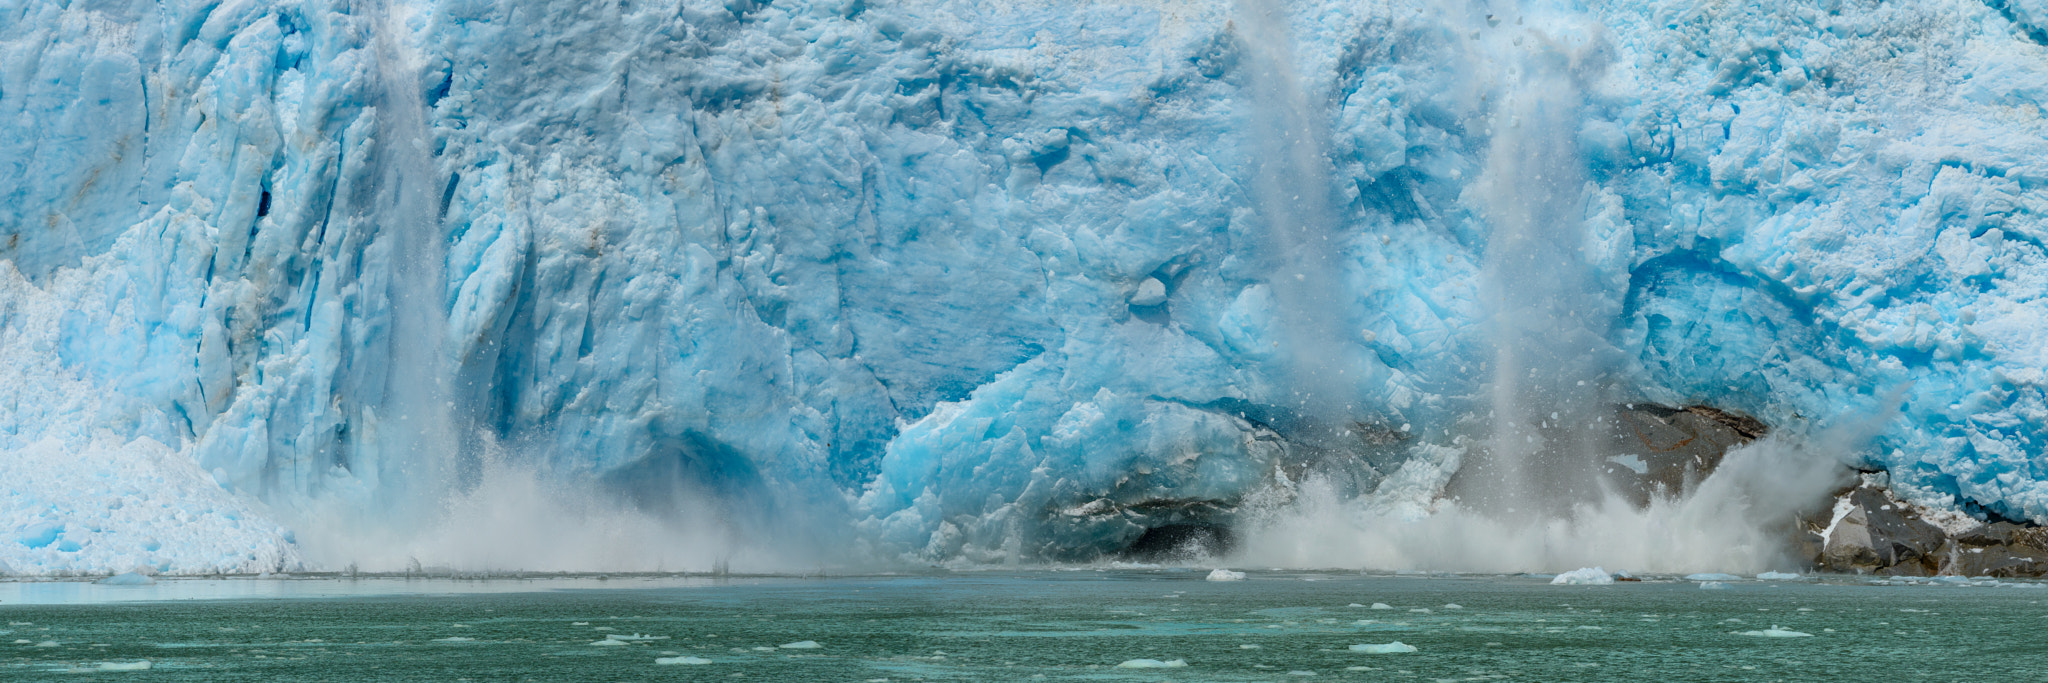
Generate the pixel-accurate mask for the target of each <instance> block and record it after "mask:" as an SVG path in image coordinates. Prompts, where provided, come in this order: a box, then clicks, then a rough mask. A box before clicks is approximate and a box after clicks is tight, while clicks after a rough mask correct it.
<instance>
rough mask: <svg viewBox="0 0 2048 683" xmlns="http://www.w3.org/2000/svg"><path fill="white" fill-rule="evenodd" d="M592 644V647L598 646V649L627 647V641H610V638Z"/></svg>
mask: <svg viewBox="0 0 2048 683" xmlns="http://www.w3.org/2000/svg"><path fill="white" fill-rule="evenodd" d="M591 644H592V645H596V646H598V647H611V646H621V647H623V646H625V644H626V641H623V640H612V639H610V638H606V639H604V640H600V641H597V642H594V643H591Z"/></svg>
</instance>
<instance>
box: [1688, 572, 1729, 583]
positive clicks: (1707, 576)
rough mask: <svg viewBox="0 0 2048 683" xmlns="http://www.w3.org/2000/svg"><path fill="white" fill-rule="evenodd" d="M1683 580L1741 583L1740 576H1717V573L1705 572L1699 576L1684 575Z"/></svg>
mask: <svg viewBox="0 0 2048 683" xmlns="http://www.w3.org/2000/svg"><path fill="white" fill-rule="evenodd" d="M1685 580H1687V581H1741V580H1742V577H1740V576H1736V575H1734V574H1717V573H1713V572H1706V573H1700V574H1687V575H1685Z"/></svg>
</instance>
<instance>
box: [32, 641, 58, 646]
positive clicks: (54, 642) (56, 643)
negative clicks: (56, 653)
mask: <svg viewBox="0 0 2048 683" xmlns="http://www.w3.org/2000/svg"><path fill="white" fill-rule="evenodd" d="M60 645H61V643H58V642H57V641H54V640H45V641H43V642H40V643H36V647H58V646H60Z"/></svg>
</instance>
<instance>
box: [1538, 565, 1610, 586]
mask: <svg viewBox="0 0 2048 683" xmlns="http://www.w3.org/2000/svg"><path fill="white" fill-rule="evenodd" d="M1612 583H1614V575H1612V574H1609V573H1607V570H1606V569H1602V568H1600V567H1581V568H1579V569H1574V570H1571V571H1568V572H1565V573H1563V574H1559V575H1557V577H1556V578H1553V579H1551V580H1550V585H1553V586H1605V585H1609V584H1612Z"/></svg>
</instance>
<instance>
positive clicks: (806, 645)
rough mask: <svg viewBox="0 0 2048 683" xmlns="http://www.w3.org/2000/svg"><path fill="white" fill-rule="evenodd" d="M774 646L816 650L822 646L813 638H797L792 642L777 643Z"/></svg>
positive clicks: (787, 648) (788, 648)
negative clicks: (797, 639)
mask: <svg viewBox="0 0 2048 683" xmlns="http://www.w3.org/2000/svg"><path fill="white" fill-rule="evenodd" d="M776 647H780V648H782V649H784V650H816V649H818V648H821V647H824V646H823V645H819V644H818V641H815V640H799V641H796V642H794V643H783V644H781V645H777V646H776Z"/></svg>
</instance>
